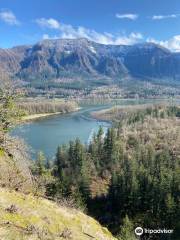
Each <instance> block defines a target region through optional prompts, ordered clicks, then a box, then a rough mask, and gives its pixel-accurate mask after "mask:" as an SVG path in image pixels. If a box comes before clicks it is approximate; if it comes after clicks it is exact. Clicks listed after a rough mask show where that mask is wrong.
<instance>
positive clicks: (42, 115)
mask: <svg viewBox="0 0 180 240" xmlns="http://www.w3.org/2000/svg"><path fill="white" fill-rule="evenodd" d="M80 109H81V108H80V107H78V108H76V109H74V110H73V111H70V112H65V113H64V112H54V113H38V114H31V115H27V116H24V117H22V119H21V122H27V121H33V120H37V119H41V118H46V117H50V116H53V115H61V114H66V113H71V112H76V111H79V110H80Z"/></svg>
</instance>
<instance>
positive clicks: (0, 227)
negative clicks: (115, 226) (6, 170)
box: [0, 188, 115, 240]
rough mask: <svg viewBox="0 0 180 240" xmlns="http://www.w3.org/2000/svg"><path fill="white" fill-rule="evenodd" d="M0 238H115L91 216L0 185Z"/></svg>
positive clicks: (75, 239) (49, 239)
mask: <svg viewBox="0 0 180 240" xmlns="http://www.w3.org/2000/svg"><path fill="white" fill-rule="evenodd" d="M0 216H1V218H0V239H3V240H17V239H18V240H21V239H22V240H29V239H32V240H36V239H42V240H51V239H52V240H56V239H72V240H86V239H87V240H89V239H97V240H115V238H114V237H113V236H112V235H111V233H110V232H109V231H108V230H107V229H106V228H103V227H102V226H101V225H100V224H99V223H98V222H97V221H95V220H94V219H93V218H91V217H88V216H87V215H85V214H83V213H82V212H80V211H77V210H75V209H70V208H66V207H62V206H58V205H57V204H56V203H54V202H51V201H49V200H47V199H43V198H36V197H34V196H32V195H25V194H22V193H18V192H15V191H9V190H6V189H3V188H0Z"/></svg>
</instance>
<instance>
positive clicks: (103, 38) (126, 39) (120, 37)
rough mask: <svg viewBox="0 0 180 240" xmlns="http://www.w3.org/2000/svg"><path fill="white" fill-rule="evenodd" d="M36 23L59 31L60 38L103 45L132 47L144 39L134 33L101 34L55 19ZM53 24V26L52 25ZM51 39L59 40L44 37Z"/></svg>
mask: <svg viewBox="0 0 180 240" xmlns="http://www.w3.org/2000/svg"><path fill="white" fill-rule="evenodd" d="M39 20H40V21H39ZM39 20H38V21H37V20H36V22H37V23H38V25H40V26H42V27H46V28H51V29H52V28H53V29H56V30H58V32H59V38H69V39H75V38H87V39H89V40H91V41H94V42H97V43H102V44H116V45H118V44H124V45H131V44H134V43H137V42H139V41H140V40H142V39H143V36H142V34H141V33H136V32H132V33H130V34H129V35H126V34H114V35H113V34H111V33H107V32H104V33H99V32H97V31H95V30H93V29H88V28H85V27H82V26H79V27H76V28H75V27H73V26H72V25H70V24H69V25H68V24H64V23H59V22H58V21H57V20H55V19H53V20H54V21H49V20H50V19H45V18H41V19H39ZM52 23H53V24H52ZM50 38H57V36H55V37H50V36H49V35H48V34H44V35H43V39H50Z"/></svg>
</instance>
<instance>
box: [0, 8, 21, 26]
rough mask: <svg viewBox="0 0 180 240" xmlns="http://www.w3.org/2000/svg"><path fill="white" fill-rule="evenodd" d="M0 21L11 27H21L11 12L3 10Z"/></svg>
mask: <svg viewBox="0 0 180 240" xmlns="http://www.w3.org/2000/svg"><path fill="white" fill-rule="evenodd" d="M0 19H1V20H2V21H4V22H5V23H7V24H9V25H16V26H17V25H20V22H19V21H18V20H17V18H16V16H15V15H14V13H13V12H12V11H10V10H1V11H0Z"/></svg>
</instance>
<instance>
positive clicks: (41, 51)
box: [0, 39, 180, 83]
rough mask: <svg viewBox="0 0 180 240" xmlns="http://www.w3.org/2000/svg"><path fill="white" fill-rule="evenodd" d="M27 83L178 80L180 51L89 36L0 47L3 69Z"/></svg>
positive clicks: (1, 69)
mask: <svg viewBox="0 0 180 240" xmlns="http://www.w3.org/2000/svg"><path fill="white" fill-rule="evenodd" d="M2 71H5V72H7V73H9V74H10V75H11V76H12V77H13V78H14V79H19V80H21V81H23V82H26V83H32V82H40V83H42V82H44V81H45V82H47V81H50V82H58V81H60V80H61V79H71V80H72V79H74V80H80V81H86V80H89V82H90V81H91V80H93V81H94V80H95V81H96V80H99V79H103V81H104V83H106V82H115V81H118V80H121V79H126V78H128V77H131V78H139V79H151V78H153V79H154V78H155V79H171V80H176V81H179V78H180V53H173V52H171V51H169V50H168V49H166V48H163V47H161V46H159V45H157V44H154V43H142V44H135V45H133V46H125V45H103V44H98V43H95V42H92V41H89V40H87V39H57V40H43V41H41V42H39V43H37V44H35V45H30V46H19V47H14V48H11V49H0V72H2Z"/></svg>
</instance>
